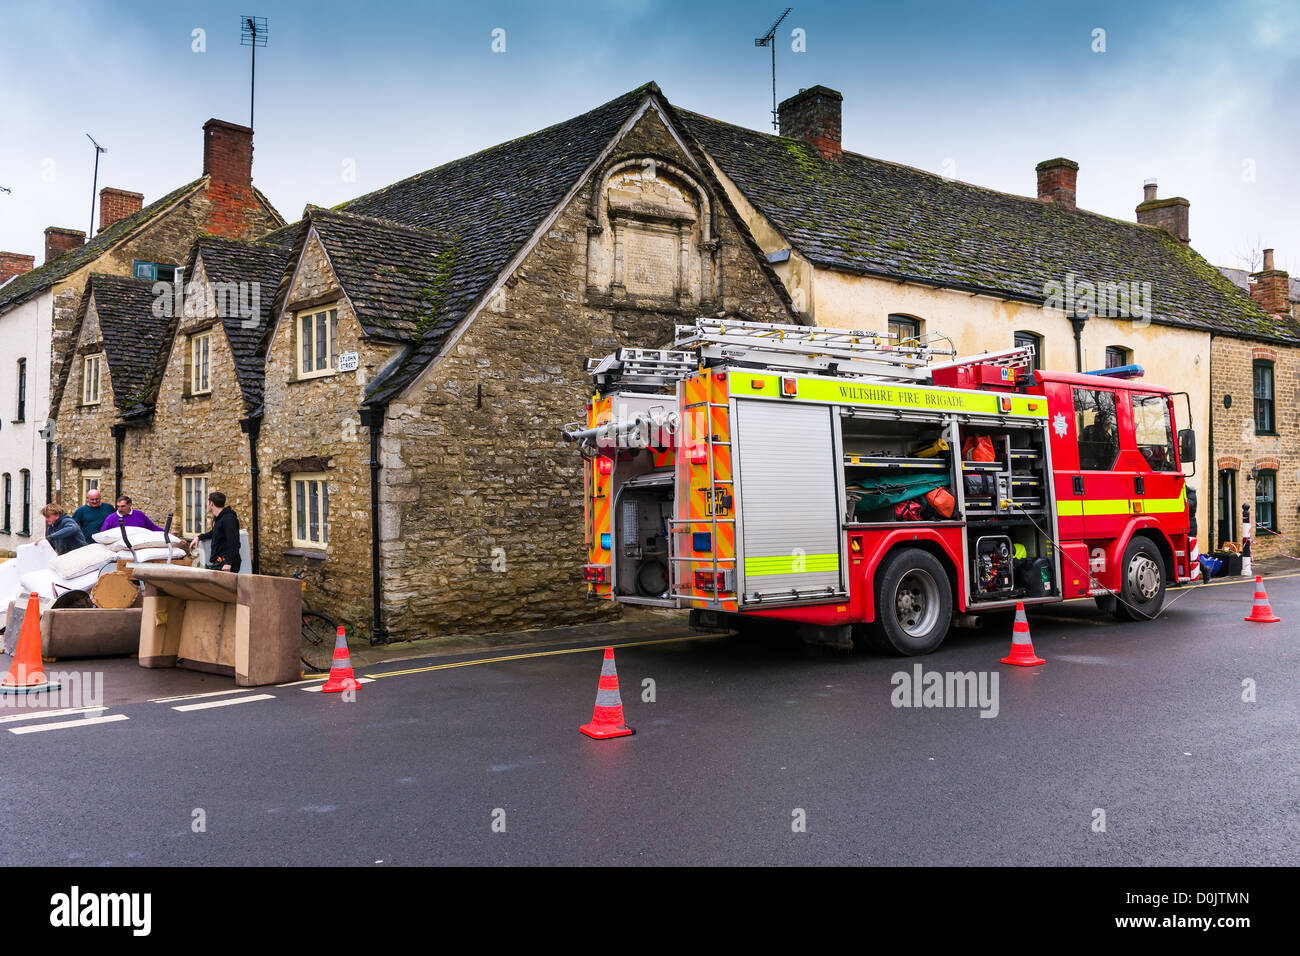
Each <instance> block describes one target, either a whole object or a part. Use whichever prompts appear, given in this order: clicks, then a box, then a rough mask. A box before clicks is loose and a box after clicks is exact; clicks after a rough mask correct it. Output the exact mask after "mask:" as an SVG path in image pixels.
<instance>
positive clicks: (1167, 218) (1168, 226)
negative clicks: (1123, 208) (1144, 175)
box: [1137, 179, 1192, 245]
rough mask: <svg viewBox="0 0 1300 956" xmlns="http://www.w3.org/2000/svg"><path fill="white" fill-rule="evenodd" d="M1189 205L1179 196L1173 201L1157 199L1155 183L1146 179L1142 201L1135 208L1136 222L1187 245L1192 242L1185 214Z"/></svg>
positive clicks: (1143, 185)
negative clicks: (1167, 234)
mask: <svg viewBox="0 0 1300 956" xmlns="http://www.w3.org/2000/svg"><path fill="white" fill-rule="evenodd" d="M1191 205H1192V204H1191V203H1189V202H1188V201H1187V200H1186V199H1183V198H1182V197H1181V196H1175V197H1174V198H1173V199H1157V198H1156V181H1155V180H1154V179H1148V180H1147V181H1146V182H1145V183H1143V184H1142V201H1141V202H1140V203H1138V206H1137V221H1138V223H1139V224H1140V225H1143V226H1155V227H1157V228H1158V229H1163V230H1164V231H1165V232H1167V233H1169V235H1171V236H1173V237H1174V238H1175V239H1177V240H1178V241H1179V242H1181V243H1182V244H1183V245H1187V244H1188V243H1189V242H1191V241H1192V234H1191V231H1190V228H1189V226H1188V222H1187V220H1188V215H1187V213H1188V209H1189V208H1190V207H1191Z"/></svg>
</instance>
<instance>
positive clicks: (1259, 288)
mask: <svg viewBox="0 0 1300 956" xmlns="http://www.w3.org/2000/svg"><path fill="white" fill-rule="evenodd" d="M1290 291H1291V277H1290V276H1289V275H1287V273H1286V272H1285V271H1284V270H1282V269H1275V268H1274V267H1273V250H1272V249H1265V250H1264V268H1263V270H1262V271H1260V272H1253V273H1251V276H1250V297H1251V298H1252V299H1254V300H1255V301H1256V302H1258V303H1259V307H1260V308H1261V309H1263V310H1264V311H1265V312H1267V313H1269V314H1270V315H1290V314H1291V295H1290Z"/></svg>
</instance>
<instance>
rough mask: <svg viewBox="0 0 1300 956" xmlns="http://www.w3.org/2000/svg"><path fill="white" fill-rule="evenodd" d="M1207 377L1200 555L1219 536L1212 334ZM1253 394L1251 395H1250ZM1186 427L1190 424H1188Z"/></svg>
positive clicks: (1214, 543)
mask: <svg viewBox="0 0 1300 956" xmlns="http://www.w3.org/2000/svg"><path fill="white" fill-rule="evenodd" d="M1205 362H1206V367H1207V375H1208V377H1209V379H1210V418H1209V421H1208V422H1206V423H1205V430H1206V431H1208V432H1209V434H1208V435H1206V436H1205V475H1206V479H1205V513H1206V515H1207V518H1206V522H1205V523H1206V525H1208V527H1206V529H1205V532H1204V533H1203V534H1201V535H1199V536H1198V539H1197V544H1198V545H1199V544H1200V538H1204V539H1205V543H1206V544H1207V545H1208V547H1205V548H1202V549H1201V554H1209V553H1210V551H1211V550H1213V548H1214V547H1215V546H1216V543H1217V537H1218V534H1219V526H1218V525H1217V524H1215V523H1214V514H1215V512H1214V508H1215V506H1216V505H1217V504H1218V498H1219V469H1218V466H1217V465H1216V464H1215V463H1214V333H1213V332H1211V333H1210V349H1209V354H1207V355H1206V356H1205ZM1252 387H1253V386H1252ZM1252 394H1253V393H1252ZM1188 427H1191V423H1190V422H1188Z"/></svg>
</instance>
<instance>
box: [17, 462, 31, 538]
mask: <svg viewBox="0 0 1300 956" xmlns="http://www.w3.org/2000/svg"><path fill="white" fill-rule="evenodd" d="M19 474H20V475H22V476H23V511H22V519H23V525H22V527H21V528H20V529H19V530H18V534H19V535H21V536H22V537H24V538H30V537H31V536H32V473H31V472H30V471H28V470H27V469H26V468H24V469H23V470H22V471H20V472H19Z"/></svg>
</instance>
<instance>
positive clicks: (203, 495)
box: [181, 475, 208, 538]
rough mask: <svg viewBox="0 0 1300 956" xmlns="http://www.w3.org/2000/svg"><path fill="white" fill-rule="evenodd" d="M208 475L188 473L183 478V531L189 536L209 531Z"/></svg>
mask: <svg viewBox="0 0 1300 956" xmlns="http://www.w3.org/2000/svg"><path fill="white" fill-rule="evenodd" d="M207 504H208V476H207V475H186V476H185V477H184V478H182V479H181V533H182V534H184V535H185V537H187V538H192V537H194V536H195V535H199V534H202V533H203V532H205V531H207V530H208V528H207V524H208V521H207V518H208V508H207Z"/></svg>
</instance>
